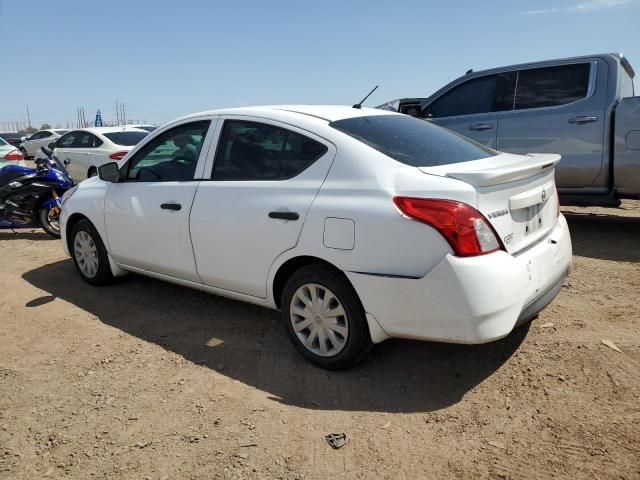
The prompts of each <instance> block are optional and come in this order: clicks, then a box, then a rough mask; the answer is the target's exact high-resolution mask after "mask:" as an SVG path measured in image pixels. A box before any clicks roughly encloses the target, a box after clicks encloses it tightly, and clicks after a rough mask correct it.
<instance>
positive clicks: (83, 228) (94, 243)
mask: <svg viewBox="0 0 640 480" xmlns="http://www.w3.org/2000/svg"><path fill="white" fill-rule="evenodd" d="M69 238H70V241H71V245H70V248H69V250H70V252H71V257H72V258H73V263H74V264H75V266H76V270H77V271H78V273H79V274H80V276H81V277H82V279H83V280H84V281H85V282H87V283H89V284H91V285H106V284H107V283H110V282H111V281H112V280H113V274H112V273H111V266H110V265H109V255H108V253H107V249H106V248H105V246H104V243H102V239H101V238H100V234H99V233H98V231H97V230H96V228H95V227H94V226H93V224H92V223H91V222H90V221H89V220H86V219H85V220H80V221H79V222H78V223H76V224H75V225H74V226H73V229H72V230H71V236H70V237H69Z"/></svg>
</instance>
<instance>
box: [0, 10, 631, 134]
mask: <svg viewBox="0 0 640 480" xmlns="http://www.w3.org/2000/svg"><path fill="white" fill-rule="evenodd" d="M639 24H640V0H557V1H551V0H546V1H524V0H522V1H503V0H491V1H487V2H478V1H472V0H458V1H455V0H454V1H449V2H440V1H439V2H436V1H425V0H423V1H403V0H395V1H384V2H383V1H373V0H368V1H366V0H365V1H360V0H339V1H334V0H322V1H315V2H310V1H302V0H300V1H294V0H288V1H285V0H282V1H281V0H270V1H245V2H228V1H227V2H222V1H221V2H217V1H208V0H199V1H197V0H182V1H179V2H178V1H165V0H155V1H151V0H136V1H134V0H104V1H89V0H54V1H51V0H0V57H2V58H3V59H4V62H3V63H4V65H3V67H2V73H1V74H0V75H1V76H2V82H1V83H0V85H1V87H0V128H1V127H2V122H4V121H12V120H23V119H25V118H26V112H25V105H29V108H30V110H31V120H32V124H33V125H35V126H39V125H40V124H41V123H42V122H45V121H47V122H50V123H57V122H60V123H61V124H63V125H65V124H66V122H71V121H75V117H76V113H75V112H76V107H79V106H84V108H85V112H86V116H87V118H88V119H89V118H93V116H94V115H95V111H96V109H97V108H100V109H101V110H102V114H103V117H104V118H105V119H110V118H113V117H115V109H114V103H115V101H116V100H119V101H121V102H124V103H125V105H126V110H127V117H128V118H138V119H140V120H146V121H147V122H153V123H156V122H157V123H162V122H164V121H167V120H170V119H171V118H173V117H176V116H179V115H182V114H186V113H191V112H194V111H199V110H206V109H211V108H216V107H221V106H237V105H250V104H276V103H347V104H353V103H355V102H356V101H357V100H359V99H360V98H361V97H362V96H364V95H365V94H366V93H367V92H368V90H370V89H371V88H372V87H373V86H374V85H376V84H380V88H379V89H378V91H377V92H376V93H375V94H374V95H373V96H372V97H371V99H370V101H369V104H370V105H377V104H380V103H383V102H384V101H387V100H392V99H394V98H398V97H402V96H425V95H427V94H429V93H432V92H433V91H435V90H437V89H438V88H439V87H441V86H442V85H444V84H445V83H446V82H448V81H449V80H452V79H454V78H456V77H457V76H459V75H461V74H463V73H464V72H465V71H466V70H467V69H469V68H474V69H475V70H479V69H483V68H489V67H496V66H500V65H507V64H511V63H520V62H525V61H532V60H542V59H548V58H555V57H564V56H572V55H581V54H590V53H602V52H610V51H611V52H623V53H625V55H626V56H627V58H629V60H630V62H631V64H632V65H635V67H636V70H637V71H638V72H640V41H639V39H640V38H639V35H638V32H639V31H640V30H639V28H640V27H638V25H639ZM636 84H637V82H636Z"/></svg>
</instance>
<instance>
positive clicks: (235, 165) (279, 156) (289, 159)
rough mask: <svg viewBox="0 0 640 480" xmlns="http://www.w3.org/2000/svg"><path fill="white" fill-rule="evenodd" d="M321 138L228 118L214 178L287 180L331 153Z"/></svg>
mask: <svg viewBox="0 0 640 480" xmlns="http://www.w3.org/2000/svg"><path fill="white" fill-rule="evenodd" d="M327 150H328V149H327V147H326V146H325V145H323V144H322V143H320V142H317V141H315V140H312V139H311V138H308V137H306V136H304V135H300V134H298V133H295V132H292V131H290V130H287V129H284V128H280V127H276V126H274V125H268V124H266V123H257V122H246V121H237V120H226V121H225V122H224V128H223V130H222V135H221V136H220V142H219V143H218V150H217V153H216V160H215V165H214V169H213V176H212V179H213V180H287V179H289V178H293V177H295V176H297V175H299V174H300V173H302V172H303V171H304V170H306V169H307V168H308V167H309V166H310V165H311V164H312V163H313V162H315V161H316V160H317V159H318V158H320V157H322V156H323V155H324V154H325V153H327Z"/></svg>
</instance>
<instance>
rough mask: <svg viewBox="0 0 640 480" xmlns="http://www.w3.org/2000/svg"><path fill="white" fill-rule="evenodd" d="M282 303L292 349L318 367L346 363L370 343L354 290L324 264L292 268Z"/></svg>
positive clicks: (342, 366) (338, 367)
mask: <svg viewBox="0 0 640 480" xmlns="http://www.w3.org/2000/svg"><path fill="white" fill-rule="evenodd" d="M281 306H282V311H281V315H282V320H283V321H284V323H285V325H286V328H287V332H288V333H289V337H290V338H291V340H292V342H293V344H294V346H295V347H296V350H298V352H299V353H300V354H301V355H302V356H303V357H304V358H306V359H307V360H308V361H310V362H311V363H313V364H314V365H317V366H318V367H320V368H325V369H327V370H341V369H345V368H349V367H351V366H353V365H355V364H356V363H357V362H358V361H360V360H361V359H362V358H364V356H365V355H366V354H367V353H368V352H369V350H370V348H371V346H372V342H371V335H370V334H369V328H368V325H367V320H366V317H365V313H364V309H363V308H362V304H361V303H360V300H359V299H358V296H357V294H356V292H355V290H354V289H353V287H352V286H351V284H350V283H349V282H348V281H347V279H346V278H344V276H343V275H340V274H339V272H335V271H333V270H332V269H330V268H328V267H325V266H323V265H310V266H308V267H305V268H302V269H301V270H298V271H297V272H295V273H294V274H293V275H292V276H291V278H289V280H288V281H287V283H286V285H285V287H284V290H283V292H282V300H281Z"/></svg>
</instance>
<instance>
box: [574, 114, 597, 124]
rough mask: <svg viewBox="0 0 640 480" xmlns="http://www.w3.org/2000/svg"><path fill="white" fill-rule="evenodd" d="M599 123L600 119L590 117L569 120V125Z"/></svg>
mask: <svg viewBox="0 0 640 480" xmlns="http://www.w3.org/2000/svg"><path fill="white" fill-rule="evenodd" d="M597 121H598V117H592V116H588V115H584V116H581V117H573V118H570V119H569V123H577V124H581V123H591V122H597Z"/></svg>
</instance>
